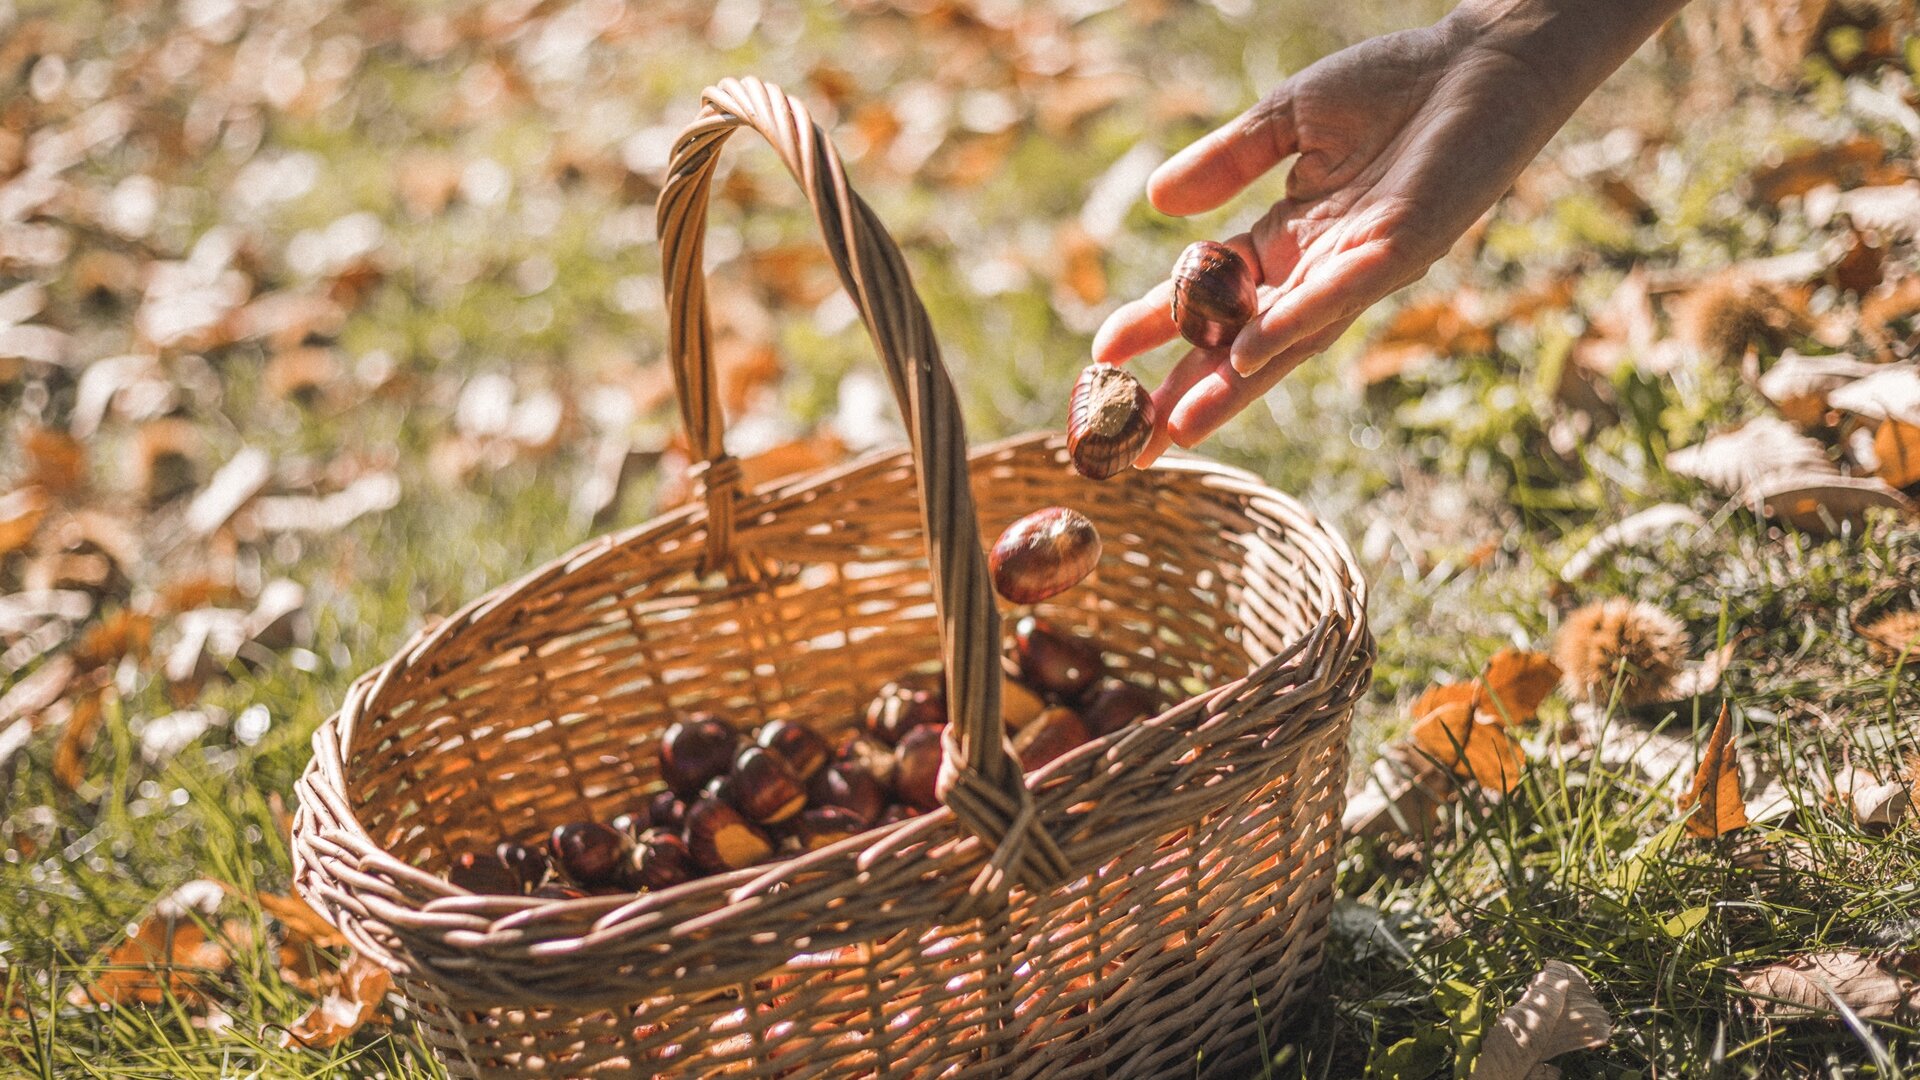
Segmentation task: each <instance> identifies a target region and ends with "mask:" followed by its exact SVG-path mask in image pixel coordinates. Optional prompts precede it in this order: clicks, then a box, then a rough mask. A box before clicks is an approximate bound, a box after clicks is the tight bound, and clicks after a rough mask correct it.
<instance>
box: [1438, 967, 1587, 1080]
mask: <svg viewBox="0 0 1920 1080" xmlns="http://www.w3.org/2000/svg"><path fill="white" fill-rule="evenodd" d="M1611 1038H1613V1017H1611V1016H1609V1015H1607V1010H1606V1007H1605V1006H1603V1005H1601V1004H1600V999H1599V998H1596V997H1594V996H1593V987H1592V986H1590V985H1589V984H1588V983H1587V977H1586V976H1585V975H1583V974H1581V972H1580V969H1579V968H1576V967H1574V966H1573V965H1572V964H1569V963H1567V962H1566V961H1564V960H1549V961H1547V964H1546V966H1545V967H1544V968H1542V969H1541V971H1540V974H1538V975H1536V976H1534V977H1533V981H1532V982H1530V983H1528V984H1527V990H1526V993H1524V994H1522V995H1521V996H1520V1000H1519V1001H1516V1002H1514V1003H1513V1007H1512V1008H1510V1009H1508V1010H1507V1011H1506V1012H1504V1013H1501V1014H1500V1019H1499V1020H1498V1021H1497V1022H1495V1024H1494V1025H1493V1027H1492V1028H1491V1029H1489V1030H1488V1031H1487V1034H1486V1037H1485V1038H1484V1039H1482V1040H1481V1042H1480V1057H1479V1060H1477V1061H1476V1062H1474V1066H1473V1073H1472V1080H1528V1078H1530V1077H1533V1076H1535V1075H1536V1074H1535V1072H1534V1070H1535V1069H1536V1068H1538V1067H1539V1066H1540V1065H1542V1064H1543V1063H1545V1062H1546V1061H1548V1060H1550V1059H1552V1058H1556V1057H1559V1056H1560V1055H1561V1054H1567V1053H1572V1052H1573V1051H1575V1050H1590V1049H1596V1048H1598V1047H1602V1046H1605V1045H1607V1041H1608V1040H1609V1039H1611Z"/></svg>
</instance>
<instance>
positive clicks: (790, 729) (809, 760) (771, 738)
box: [754, 720, 833, 780]
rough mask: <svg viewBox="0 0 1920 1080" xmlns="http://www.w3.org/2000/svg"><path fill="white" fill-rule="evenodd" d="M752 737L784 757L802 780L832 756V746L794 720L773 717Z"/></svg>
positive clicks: (815, 732)
mask: <svg viewBox="0 0 1920 1080" xmlns="http://www.w3.org/2000/svg"><path fill="white" fill-rule="evenodd" d="M754 741H755V742H757V743H759V744H760V745H761V746H764V747H766V748H767V749H769V750H772V751H773V752H775V753H777V754H779V755H780V756H781V757H783V758H785V759H787V764H788V765H791V766H792V767H793V774H794V775H795V776H797V777H799V778H800V779H802V780H805V779H807V778H809V777H811V776H812V775H813V774H814V773H817V772H819V771H820V767H821V766H823V765H825V764H826V763H827V759H828V758H830V757H832V756H833V747H831V746H828V745H827V740H825V739H823V738H821V737H820V733H819V732H817V731H815V730H813V729H812V728H810V727H808V726H807V725H805V724H802V723H799V722H797V721H793V720H775V721H774V722H772V723H770V724H768V725H766V726H765V727H763V728H761V729H760V734H759V735H758V737H756V738H755V739H754Z"/></svg>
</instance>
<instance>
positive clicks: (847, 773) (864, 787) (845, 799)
mask: <svg viewBox="0 0 1920 1080" xmlns="http://www.w3.org/2000/svg"><path fill="white" fill-rule="evenodd" d="M807 802H808V803H809V804H810V805H812V806H814V807H831V808H833V809H836V810H845V811H846V812H847V813H849V814H851V815H853V816H854V817H855V818H858V819H859V821H860V823H861V824H862V825H871V824H873V821H874V819H875V818H878V817H879V816H880V811H882V810H884V809H886V806H887V793H886V789H885V787H884V786H883V785H882V783H881V781H880V780H878V779H877V778H875V777H874V775H873V773H871V772H869V771H868V770H867V769H866V768H864V767H863V766H861V765H860V764H859V763H858V762H853V761H845V762H839V763H837V764H833V765H829V766H827V767H826V768H824V769H821V770H820V771H819V772H817V773H814V774H813V779H811V780H809V781H807Z"/></svg>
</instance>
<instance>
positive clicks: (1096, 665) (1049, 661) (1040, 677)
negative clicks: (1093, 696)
mask: <svg viewBox="0 0 1920 1080" xmlns="http://www.w3.org/2000/svg"><path fill="white" fill-rule="evenodd" d="M1013 660H1014V663H1015V664H1017V665H1018V666H1019V668H1020V677H1021V679H1022V680H1024V681H1025V682H1026V684H1027V685H1028V686H1031V687H1033V688H1034V689H1035V690H1038V691H1040V692H1041V693H1043V694H1051V695H1053V696H1054V697H1056V698H1059V699H1062V700H1070V699H1072V698H1076V697H1078V696H1080V693H1081V691H1083V690H1085V689H1086V688H1087V687H1089V686H1091V685H1093V681H1094V680H1095V679H1098V678H1099V677H1100V675H1101V673H1102V672H1103V671H1104V670H1105V667H1106V665H1105V663H1104V662H1103V661H1102V660H1101V659H1100V647H1099V646H1098V645H1095V644H1094V643H1093V642H1091V641H1087V640H1085V639H1082V638H1077V637H1074V636H1072V635H1071V634H1067V633H1065V632H1063V631H1061V630H1057V629H1055V628H1054V627H1053V625H1052V624H1051V623H1047V622H1044V621H1042V620H1040V619H1038V618H1036V617H1034V616H1032V615H1029V616H1027V617H1026V618H1024V619H1021V620H1020V621H1019V622H1018V623H1016V624H1014V628H1013Z"/></svg>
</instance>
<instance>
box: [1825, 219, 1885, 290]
mask: <svg viewBox="0 0 1920 1080" xmlns="http://www.w3.org/2000/svg"><path fill="white" fill-rule="evenodd" d="M1886 261H1887V247H1886V244H1885V243H1884V242H1882V241H1881V240H1880V238H1879V237H1878V236H1876V235H1874V234H1873V233H1871V232H1861V231H1860V230H1859V229H1849V230H1848V231H1847V237H1846V239H1845V240H1844V241H1842V245H1841V251H1840V254H1839V257H1838V258H1836V259H1835V260H1834V262H1833V265H1832V266H1831V267H1829V268H1828V270H1827V276H1828V278H1829V279H1831V280H1832V282H1833V284H1834V285H1835V286H1837V287H1838V288H1839V289H1840V290H1841V291H1842V292H1850V293H1853V294H1855V295H1861V294H1864V293H1866V292H1868V291H1870V290H1872V289H1873V288H1875V287H1876V286H1878V285H1879V284H1880V282H1881V281H1882V280H1883V278H1884V268H1885V265H1886Z"/></svg>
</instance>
